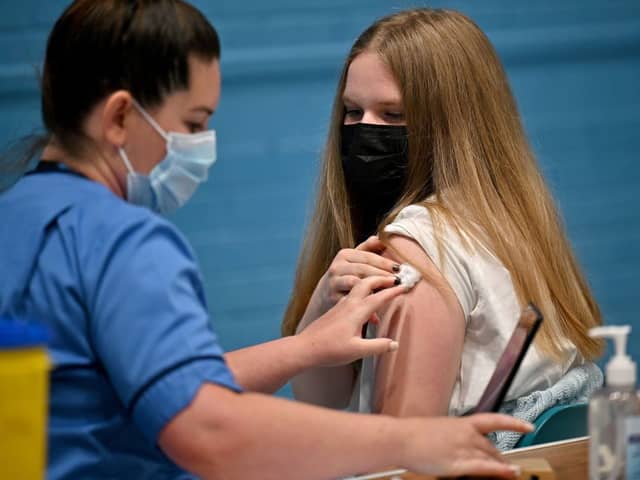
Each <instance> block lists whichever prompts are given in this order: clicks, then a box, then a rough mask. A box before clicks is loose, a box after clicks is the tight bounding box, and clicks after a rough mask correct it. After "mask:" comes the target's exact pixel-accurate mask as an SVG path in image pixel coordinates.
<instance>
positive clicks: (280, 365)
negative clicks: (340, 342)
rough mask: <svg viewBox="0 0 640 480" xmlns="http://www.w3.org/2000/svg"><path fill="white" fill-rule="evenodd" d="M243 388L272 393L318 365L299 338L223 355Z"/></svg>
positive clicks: (288, 338) (281, 340) (275, 341)
mask: <svg viewBox="0 0 640 480" xmlns="http://www.w3.org/2000/svg"><path fill="white" fill-rule="evenodd" d="M225 359H226V361H227V364H228V365H229V368H230V369H231V371H232V372H233V375H234V377H235V379H236V382H238V383H239V384H240V385H241V386H242V388H244V389H245V390H248V391H251V392H261V393H273V392H275V391H276V390H278V389H279V388H281V387H282V386H283V385H284V384H285V383H287V382H288V381H289V380H290V379H291V378H293V377H294V376H296V375H298V374H299V373H301V372H303V371H304V370H306V369H308V368H310V367H312V366H314V365H315V364H316V362H317V360H316V358H315V355H314V351H313V348H312V347H311V346H310V345H308V344H307V343H306V342H305V340H304V339H301V338H300V337H298V336H292V337H284V338H279V339H277V340H273V341H270V342H266V343H261V344H258V345H254V346H251V347H247V348H242V349H240V350H234V351H232V352H227V353H226V354H225Z"/></svg>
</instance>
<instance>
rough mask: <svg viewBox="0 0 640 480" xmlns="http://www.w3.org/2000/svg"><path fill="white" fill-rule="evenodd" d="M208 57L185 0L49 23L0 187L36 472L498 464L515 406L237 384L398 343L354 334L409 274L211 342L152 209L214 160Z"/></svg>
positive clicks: (118, 6) (274, 382) (82, 474)
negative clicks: (35, 131) (47, 378)
mask: <svg viewBox="0 0 640 480" xmlns="http://www.w3.org/2000/svg"><path fill="white" fill-rule="evenodd" d="M219 56H220V47H219V42H218V37H217V34H216V32H215V30H214V29H213V27H212V26H211V25H210V24H209V23H208V22H207V20H206V19H205V18H204V17H203V16H202V15H201V14H200V13H199V12H198V11H197V10H196V9H194V8H193V7H191V6H189V5H188V4H186V3H183V2H182V1H180V0H154V1H151V0H101V1H96V0H77V1H75V2H73V3H72V4H71V5H70V6H69V7H68V8H67V9H66V10H65V12H64V13H63V14H62V16H61V17H60V18H59V19H58V21H57V22H56V24H55V26H54V28H53V31H52V32H51V34H50V37H49V41H48V45H47V51H46V59H45V63H44V70H43V79H42V116H43V121H44V125H45V127H46V129H47V131H48V136H47V138H46V145H45V147H44V149H43V150H42V152H41V155H40V162H39V163H38V164H37V167H36V168H35V169H33V170H31V171H29V172H28V173H26V174H25V175H24V176H22V178H21V179H20V180H19V181H18V182H17V183H15V185H13V186H12V187H11V188H9V189H8V190H6V191H5V192H3V193H1V194H0V212H1V218H2V223H3V225H2V229H1V231H0V265H1V272H0V316H11V317H13V318H16V319H21V320H22V321H25V320H26V321H35V322H40V323H43V324H44V325H46V326H47V327H48V328H49V330H50V331H51V333H52V338H51V342H50V353H51V356H52V360H53V363H54V368H53V371H52V373H51V399H50V423H49V459H48V462H49V466H48V478H50V479H63V478H74V479H76V478H136V479H145V478H154V479H159V478H162V479H178V478H180V479H182V478H194V476H198V477H202V478H306V479H310V478H335V477H338V476H341V475H347V474H350V473H353V472H358V471H371V470H376V469H380V468H383V467H388V466H390V465H398V466H405V467H407V468H410V469H412V470H416V471H421V472H425V473H433V474H451V475H453V474H462V473H465V472H471V471H473V472H476V473H494V474H498V475H502V476H504V477H505V478H508V477H510V476H512V475H513V471H512V469H511V468H510V467H509V466H508V465H506V464H505V463H503V461H502V460H501V457H500V455H499V453H498V452H497V451H496V450H495V449H494V448H493V447H492V446H491V444H490V443H489V441H488V440H487V439H486V438H485V437H484V436H483V435H484V434H485V433H487V432H488V431H491V430H495V429H502V430H504V429H513V430H518V431H525V430H527V429H528V428H529V427H528V425H527V424H523V423H522V422H520V421H518V420H515V419H511V418H509V417H504V416H499V415H481V416H476V417H469V418H464V419H437V418H432V419H410V420H407V419H391V418H387V417H383V416H379V417H374V416H367V415H355V414H348V413H343V412H335V411H329V410H324V409H321V408H317V407H312V406H309V405H302V404H296V403H294V402H289V401H286V400H282V399H276V398H271V397H269V396H267V395H264V394H260V393H249V392H263V393H270V392H273V391H275V390H276V389H277V388H279V387H280V386H281V385H282V384H284V383H285V382H286V381H288V380H289V379H290V378H291V377H292V376H294V375H296V374H298V373H300V372H302V371H303V370H305V369H306V368H309V367H312V366H323V365H325V366H330V365H336V364H341V363H347V362H351V361H354V360H355V359H357V358H360V357H362V356H366V355H372V354H381V353H385V352H388V351H390V350H393V349H395V348H397V344H394V343H393V342H392V341H391V340H390V339H377V340H363V339H361V338H360V332H361V328H362V325H363V324H364V323H365V322H366V320H367V319H368V318H370V317H371V315H372V313H373V312H374V311H375V310H376V309H377V308H379V307H380V306H382V305H383V304H385V303H386V302H388V301H390V300H391V299H392V298H394V297H395V296H397V295H400V294H402V292H403V288H402V287H401V286H394V283H396V280H395V277H394V276H393V275H392V274H391V273H389V274H387V275H377V276H372V277H369V278H366V279H364V280H361V281H359V282H358V283H357V285H356V286H355V287H354V288H353V289H352V290H351V293H349V294H348V295H347V296H346V297H345V298H344V299H343V301H341V302H339V303H338V305H337V306H336V307H334V308H333V309H332V310H331V311H329V312H328V313H327V314H326V315H324V316H323V317H321V318H320V319H318V320H317V321H316V322H314V323H313V324H312V326H311V327H309V328H308V329H307V330H305V332H304V333H303V334H302V335H299V336H296V337H288V338H284V339H280V340H276V341H273V342H269V343H266V344H262V345H257V346H255V347H251V348H246V349H243V350H239V351H236V352H230V353H227V354H224V352H223V351H222V349H221V348H220V346H219V344H218V340H217V337H216V335H215V332H214V331H213V330H212V328H211V326H210V321H209V316H208V313H207V307H206V303H205V298H204V292H203V287H202V278H201V275H200V271H199V268H198V265H197V263H196V260H195V258H194V255H193V252H192V250H191V248H190V247H189V245H188V243H187V242H186V240H185V239H184V237H183V236H182V235H181V234H180V233H179V232H178V231H177V230H176V228H175V227H174V226H173V225H172V224H171V223H169V222H168V221H166V220H165V219H163V217H162V216H161V215H158V214H163V213H168V212H171V211H173V210H175V209H177V208H178V207H180V206H181V205H183V204H184V203H185V202H186V201H187V200H188V199H189V198H190V197H191V195H192V194H193V192H194V191H195V189H196V188H197V186H198V185H199V184H200V183H201V182H203V181H204V180H205V179H206V178H207V173H208V170H209V167H210V166H211V164H212V163H213V162H214V161H215V152H216V136H215V132H214V131H212V130H207V124H208V121H209V118H210V116H211V115H212V114H213V112H214V110H215V109H216V106H217V104H218V98H219V95H220V70H219V61H218V60H219ZM21 162H22V160H21V159H19V158H12V159H5V160H4V161H3V164H2V165H1V166H0V168H1V169H2V172H0V173H7V172H9V171H14V170H15V168H16V166H17V167H20V165H21ZM22 163H24V162H22ZM371 255H372V256H374V255H373V254H371ZM374 257H375V256H374ZM391 271H392V269H391V267H389V272H391ZM373 291H376V292H377V293H371V292H373ZM232 372H233V373H232Z"/></svg>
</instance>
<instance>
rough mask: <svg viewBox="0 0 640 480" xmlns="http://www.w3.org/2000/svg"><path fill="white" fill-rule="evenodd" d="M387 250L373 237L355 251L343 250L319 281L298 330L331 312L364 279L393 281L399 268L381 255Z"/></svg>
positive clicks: (351, 249) (354, 249) (352, 249)
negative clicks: (387, 279) (377, 278)
mask: <svg viewBox="0 0 640 480" xmlns="http://www.w3.org/2000/svg"><path fill="white" fill-rule="evenodd" d="M384 249H385V246H384V244H383V243H382V242H381V241H380V239H378V237H375V236H373V237H369V238H368V239H367V240H366V241H364V242H362V243H361V244H360V245H358V246H357V247H356V248H345V249H342V250H340V251H339V252H338V254H337V255H336V256H335V258H334V259H333V262H332V263H331V265H330V266H329V268H328V269H327V271H326V273H325V274H324V275H323V276H322V278H321V279H320V281H319V282H318V285H317V286H316V289H315V290H314V292H313V295H312V296H311V300H310V301H309V305H308V307H307V310H306V311H305V313H304V316H303V320H302V321H301V322H300V325H299V327H298V331H300V330H302V329H303V328H305V327H306V326H307V325H308V324H309V323H311V322H313V321H314V320H315V319H316V318H318V317H320V316H321V315H323V314H324V313H326V312H328V311H329V309H331V308H332V307H333V306H334V305H336V304H337V303H338V302H339V301H340V300H342V299H343V298H344V297H345V296H346V295H348V294H349V292H350V291H351V290H352V289H353V288H354V287H355V286H356V285H357V284H358V282H360V281H361V280H362V279H364V278H367V277H371V276H374V275H375V276H386V277H388V278H390V279H392V280H393V279H394V278H395V276H394V273H396V272H398V271H399V269H400V265H398V264H397V263H395V262H394V261H392V260H389V259H388V258H384V257H382V256H380V253H382V252H383V251H384Z"/></svg>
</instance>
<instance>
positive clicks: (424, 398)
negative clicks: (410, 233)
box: [373, 235, 465, 417]
mask: <svg viewBox="0 0 640 480" xmlns="http://www.w3.org/2000/svg"><path fill="white" fill-rule="evenodd" d="M389 242H390V246H391V248H390V249H388V250H387V251H386V252H385V255H386V256H389V257H391V258H392V259H394V260H396V261H400V262H407V263H409V264H411V265H413V266H414V267H415V268H417V269H418V270H419V271H421V272H422V279H421V280H420V281H419V282H418V283H417V284H416V286H415V287H414V288H413V289H412V290H411V291H410V292H409V293H408V294H407V295H404V296H403V297H402V298H397V299H395V300H394V301H393V302H391V303H390V304H389V305H388V306H387V307H385V308H383V309H382V310H380V311H379V312H378V316H379V318H380V323H379V326H378V335H380V336H384V337H391V338H394V339H396V340H397V341H398V342H399V344H400V345H401V348H400V349H399V350H398V351H397V352H394V353H392V354H390V355H386V356H384V357H380V358H379V360H378V366H377V371H376V381H375V390H374V404H373V407H374V411H376V412H380V413H384V414H389V415H393V416H403V417H406V416H414V415H420V416H422V415H426V416H432V415H446V414H447V412H448V407H449V401H450V398H451V394H452V391H453V387H454V385H455V381H456V378H457V375H458V372H459V367H460V359H461V355H462V346H463V342H464V333H465V320H464V315H463V312H462V307H461V306H460V303H459V302H458V300H457V298H456V296H455V294H454V292H453V291H452V290H451V287H450V286H449V285H448V283H447V282H446V280H445V279H444V277H443V276H442V274H441V273H440V271H439V270H438V268H437V267H436V265H435V264H434V263H433V262H432V261H431V259H430V258H429V257H428V256H427V255H426V253H425V252H424V250H423V249H422V248H421V247H420V246H419V245H418V244H417V243H416V242H415V241H413V240H411V239H409V238H406V237H402V236H398V235H394V236H391V237H390V239H389ZM394 251H395V252H397V253H394ZM398 254H399V255H401V256H402V257H403V258H395V257H396V256H397V255H398Z"/></svg>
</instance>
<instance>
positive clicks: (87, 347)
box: [0, 163, 240, 479]
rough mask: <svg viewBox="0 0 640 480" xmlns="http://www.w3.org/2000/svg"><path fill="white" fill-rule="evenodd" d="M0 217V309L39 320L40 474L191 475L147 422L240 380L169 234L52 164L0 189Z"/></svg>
mask: <svg viewBox="0 0 640 480" xmlns="http://www.w3.org/2000/svg"><path fill="white" fill-rule="evenodd" d="M40 165H46V164H43V163H41V164H40ZM0 218H1V219H2V227H1V228H0V265H1V266H2V267H1V269H0V272H1V273H0V316H3V315H8V316H10V317H13V318H19V319H25V320H27V321H32V322H39V323H42V324H44V325H46V326H47V327H48V328H49V329H50V332H51V341H50V344H49V349H50V354H51V357H52V361H53V365H54V367H53V371H52V373H51V395H50V418H49V457H48V462H49V465H48V478H49V479H62V478H65V479H66V478H136V479H143V478H154V479H177V478H180V479H182V478H193V477H192V476H191V475H190V474H187V473H186V472H184V471H183V470H181V469H180V468H179V467H177V466H176V465H175V464H173V463H172V462H171V461H170V460H169V459H168V458H167V457H166V456H165V455H164V454H163V453H162V452H161V451H160V449H159V448H158V447H157V446H156V442H157V439H158V434H159V432H160V431H161V429H162V428H163V427H164V426H165V425H166V424H167V422H169V420H171V419H172V418H173V417H174V416H176V414H178V413H179V412H180V411H181V410H183V409H184V408H185V407H187V406H188V405H189V403H190V402H191V401H192V399H193V398H194V395H195V394H196V392H197V391H198V389H199V388H200V386H201V385H202V384H203V383H205V382H211V383H215V384H218V385H222V386H224V387H227V388H229V389H232V390H235V391H239V390H240V388H239V387H238V386H237V385H236V383H235V381H234V379H233V377H232V374H231V372H230V371H229V369H228V368H227V366H226V364H225V362H224V358H223V351H222V348H221V347H220V345H219V344H218V339H217V337H216V334H215V333H214V332H213V330H212V328H211V324H210V321H209V316H208V314H207V307H206V304H205V297H204V292H203V287H202V279H201V275H200V271H199V269H198V266H197V264H196V261H195V258H194V255H193V252H192V250H191V248H190V247H189V245H188V244H187V242H186V241H185V239H184V238H183V236H182V235H181V234H180V233H179V232H178V231H177V230H176V228H175V227H174V226H173V225H172V224H170V223H169V222H167V221H166V220H164V219H162V218H160V217H158V216H157V215H155V214H153V213H152V212H151V211H149V210H148V209H146V208H140V207H136V206H133V205H130V204H128V203H127V202H125V201H123V200H122V199H120V198H118V197H117V196H115V195H114V194H113V193H111V192H110V191H109V190H108V189H107V188H105V187H104V186H103V185H101V184H99V183H96V182H93V181H90V180H88V179H86V178H84V177H81V176H79V175H77V174H74V173H72V172H70V171H68V170H66V171H65V170H64V169H60V168H59V167H58V168H56V167H55V165H54V166H48V167H47V166H43V167H41V168H40V169H39V171H36V172H34V173H31V174H28V175H26V176H25V177H23V178H22V179H21V180H20V181H19V182H18V183H17V184H16V185H14V186H13V187H12V188H11V189H9V190H8V191H6V192H4V193H2V194H0Z"/></svg>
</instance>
